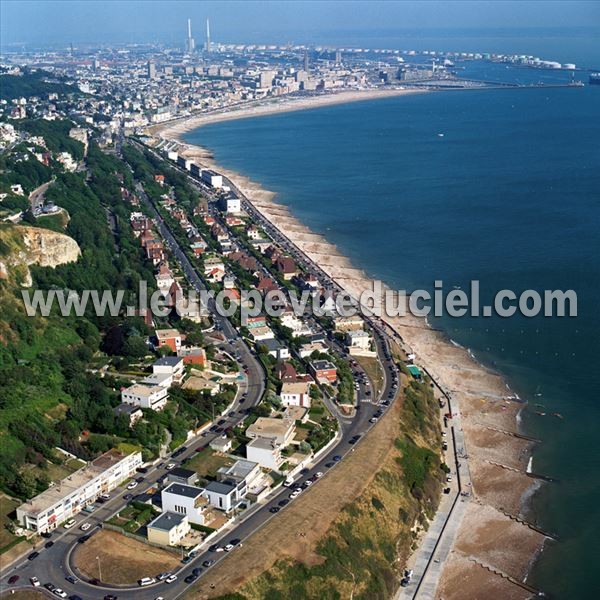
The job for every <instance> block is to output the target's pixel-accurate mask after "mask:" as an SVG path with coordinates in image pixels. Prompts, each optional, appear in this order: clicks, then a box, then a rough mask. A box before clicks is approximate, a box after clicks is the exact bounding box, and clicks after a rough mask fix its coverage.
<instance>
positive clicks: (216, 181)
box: [201, 169, 223, 188]
mask: <svg viewBox="0 0 600 600" xmlns="http://www.w3.org/2000/svg"><path fill="white" fill-rule="evenodd" d="M201 177H202V181H204V183H207V184H208V185H209V186H210V187H213V188H222V187H223V176H222V175H219V174H218V173H215V171H212V170H211V169H202V175H201Z"/></svg>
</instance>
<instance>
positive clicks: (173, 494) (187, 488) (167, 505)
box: [160, 483, 208, 525]
mask: <svg viewBox="0 0 600 600" xmlns="http://www.w3.org/2000/svg"><path fill="white" fill-rule="evenodd" d="M160 498H161V501H162V509H163V512H166V511H168V512H173V513H177V514H180V515H186V516H187V518H188V520H189V522H190V523H196V524H197V525H204V511H205V510H206V508H207V507H208V500H207V496H206V494H205V493H204V489H203V488H199V487H195V486H193V485H186V484H183V483H171V484H170V485H168V486H167V487H166V488H165V489H164V490H163V491H162V492H161V494H160Z"/></svg>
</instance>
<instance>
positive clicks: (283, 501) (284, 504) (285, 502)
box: [279, 498, 290, 507]
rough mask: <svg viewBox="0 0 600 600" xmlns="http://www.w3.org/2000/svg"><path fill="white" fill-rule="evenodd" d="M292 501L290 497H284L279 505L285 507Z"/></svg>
mask: <svg viewBox="0 0 600 600" xmlns="http://www.w3.org/2000/svg"><path fill="white" fill-rule="evenodd" d="M289 503H290V501H289V499H288V498H284V499H283V500H280V501H279V506H281V507H284V506H287V505H288V504H289Z"/></svg>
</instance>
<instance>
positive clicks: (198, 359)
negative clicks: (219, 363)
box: [177, 346, 206, 368]
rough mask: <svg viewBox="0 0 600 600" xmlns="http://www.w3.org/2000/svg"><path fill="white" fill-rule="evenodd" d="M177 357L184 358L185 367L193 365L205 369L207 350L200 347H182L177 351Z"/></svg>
mask: <svg viewBox="0 0 600 600" xmlns="http://www.w3.org/2000/svg"><path fill="white" fill-rule="evenodd" d="M177 356H180V357H181V358H183V363H184V365H193V366H195V367H201V368H204V367H205V366H206V350H205V349H204V348H198V347H189V346H186V347H182V348H180V349H179V350H178V351H177Z"/></svg>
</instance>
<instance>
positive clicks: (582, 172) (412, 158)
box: [187, 65, 600, 598]
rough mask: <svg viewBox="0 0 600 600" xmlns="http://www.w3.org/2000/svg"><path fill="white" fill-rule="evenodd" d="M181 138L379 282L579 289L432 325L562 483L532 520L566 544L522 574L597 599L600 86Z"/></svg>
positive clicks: (389, 106)
mask: <svg viewBox="0 0 600 600" xmlns="http://www.w3.org/2000/svg"><path fill="white" fill-rule="evenodd" d="M479 68H481V69H489V68H492V67H490V66H489V65H487V66H485V65H484V66H480V67H479ZM493 68H495V67H493ZM438 133H444V137H439V136H438V135H437V134H438ZM187 141H188V142H190V143H197V144H201V145H203V146H205V147H208V148H210V149H211V150H212V151H213V152H214V154H215V157H216V160H217V161H218V162H219V163H221V164H223V165H226V166H227V167H229V168H232V169H234V170H236V171H238V172H241V173H244V174H247V175H249V176H251V177H252V178H253V179H254V180H255V181H258V182H260V183H261V184H262V185H263V186H264V187H266V188H268V189H271V190H274V191H275V192H277V195H278V196H277V199H278V201H279V202H281V203H282V204H285V205H287V206H289V207H290V209H291V211H292V213H293V214H295V215H296V216H297V217H298V218H299V219H301V220H302V221H303V222H304V223H306V224H307V225H308V226H310V227H311V228H312V229H313V230H315V231H317V232H319V233H322V234H324V235H325V236H327V238H328V239H330V240H331V241H332V242H334V243H335V244H337V245H338V246H339V248H340V249H341V251H342V252H344V253H345V254H347V255H348V256H349V257H350V258H351V259H352V260H353V262H354V263H355V264H356V265H358V266H360V267H362V268H364V269H365V270H366V271H367V272H368V273H369V274H371V275H372V276H375V277H377V278H380V279H383V280H384V281H385V282H386V283H388V284H389V285H390V286H392V287H395V288H398V289H408V290H411V289H415V288H422V287H425V288H429V289H431V288H432V286H433V282H434V280H436V279H441V280H443V282H444V288H445V289H446V290H449V289H452V286H455V285H456V286H461V287H463V289H466V288H467V286H468V282H469V281H470V280H472V279H479V280H480V281H481V288H482V298H484V299H486V300H487V299H489V298H490V297H491V294H492V293H493V292H495V291H497V290H500V289H504V288H507V289H513V290H515V291H517V292H518V291H521V290H524V289H530V288H533V289H536V290H545V289H574V290H576V292H577V294H578V312H579V315H578V317H577V318H563V319H558V318H554V319H549V318H544V317H539V318H535V319H526V318H512V319H501V318H499V317H492V318H487V319H486V318H478V319H469V318H463V319H451V318H448V317H447V318H442V319H439V320H437V321H434V324H435V325H437V326H441V327H443V328H444V330H445V331H446V332H447V333H448V334H449V335H450V336H451V337H452V338H453V339H455V340H456V341H458V342H459V343H461V344H463V345H465V346H468V347H469V348H471V349H472V350H473V351H474V352H475V354H476V356H477V358H478V359H480V360H482V361H484V362H486V363H488V364H491V365H493V366H494V367H495V368H497V369H498V370H500V371H501V372H502V373H504V374H505V375H506V376H507V378H508V380H509V381H510V383H511V386H512V387H513V388H514V389H515V390H516V391H517V392H518V393H519V394H520V396H521V397H522V398H525V399H527V400H529V401H530V402H531V403H532V404H531V405H530V406H529V407H528V408H526V409H525V410H524V413H523V424H522V426H523V429H524V430H525V431H526V432H527V433H528V434H530V435H532V436H535V437H537V438H540V439H541V440H543V442H542V444H541V445H539V446H538V447H537V448H536V449H535V453H534V470H535V471H536V472H540V473H544V474H547V475H550V476H553V477H555V478H557V479H558V480H559V482H558V483H555V484H548V485H545V486H544V487H543V488H542V489H541V491H540V492H539V493H538V494H537V495H536V496H535V497H534V499H533V501H532V506H531V511H532V514H531V515H530V518H531V519H533V520H535V521H536V522H537V523H538V524H539V525H540V526H541V527H543V528H544V529H546V530H549V531H552V532H555V533H557V534H558V535H559V536H560V538H561V540H562V541H561V542H560V543H558V544H549V545H547V546H546V549H545V551H544V552H543V554H542V556H541V559H540V560H539V561H538V563H537V564H536V566H535V567H534V569H533V572H532V574H531V576H530V578H529V582H530V583H531V584H532V585H534V586H537V587H539V588H541V589H543V590H546V591H548V592H551V593H552V595H553V596H554V597H558V598H588V597H593V590H594V589H595V590H596V591H597V576H596V573H595V568H594V567H597V565H598V564H600V555H599V552H598V548H599V547H600V544H598V536H599V535H600V501H599V498H600V469H599V468H598V467H599V466H600V464H599V463H600V452H599V451H598V446H599V436H598V427H599V425H600V409H599V403H598V389H599V387H600V369H599V366H598V359H599V356H598V354H599V352H598V350H599V348H600V317H599V315H598V311H597V308H598V306H599V303H598V293H599V292H600V261H599V257H600V194H599V191H600V88H592V87H586V88H583V89H581V88H579V89H564V88H562V89H560V88H553V89H544V90H541V89H522V90H499V91H468V92H443V93H434V94H425V95H419V96H407V97H400V98H391V99H385V100H375V101H370V102H360V103H354V104H347V105H339V106H333V107H326V108H320V109H316V110H310V111H303V112H297V113H288V114H280V115H272V116H269V117H260V118H253V119H244V120H240V121H230V122H223V123H219V124H215V125H211V126H207V127H204V128H202V129H199V130H197V131H196V132H191V133H190V134H188V135H187ZM535 394H541V396H536V395H535ZM534 402H539V403H542V404H543V405H544V407H545V408H543V409H539V408H534V407H533V406H532V405H533V403H534ZM534 410H543V411H545V412H547V413H548V415H550V414H551V413H554V412H558V413H561V414H562V415H563V417H564V419H563V420H560V419H558V418H555V417H552V416H546V417H540V416H538V415H535V413H534Z"/></svg>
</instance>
